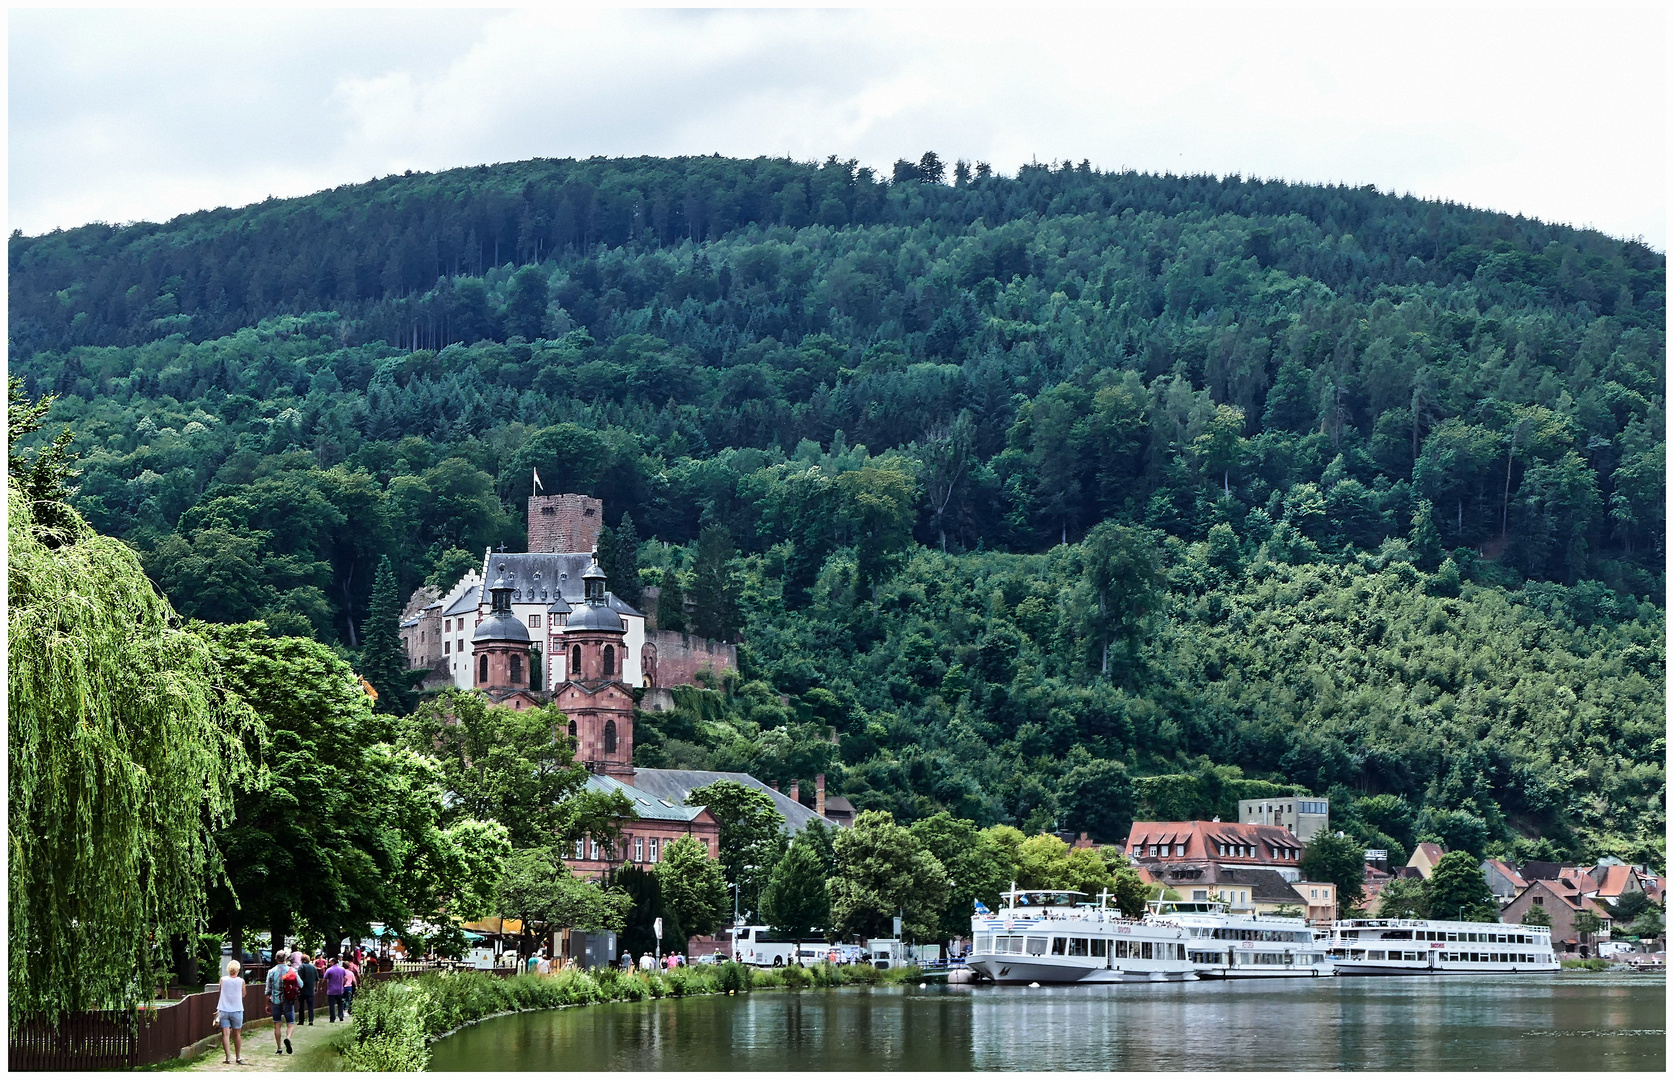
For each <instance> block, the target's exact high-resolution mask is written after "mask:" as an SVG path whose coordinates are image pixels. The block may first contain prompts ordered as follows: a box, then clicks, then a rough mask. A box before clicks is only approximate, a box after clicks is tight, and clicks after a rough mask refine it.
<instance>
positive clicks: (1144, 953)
mask: <svg viewBox="0 0 1674 1080" xmlns="http://www.w3.org/2000/svg"><path fill="white" fill-rule="evenodd" d="M1139 958H1140V959H1141V960H1154V959H1156V958H1155V957H1153V956H1152V955H1151V943H1150V942H1149V941H1142V942H1140V943H1139Z"/></svg>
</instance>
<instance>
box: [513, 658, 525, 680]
mask: <svg viewBox="0 0 1674 1080" xmlns="http://www.w3.org/2000/svg"><path fill="white" fill-rule="evenodd" d="M522 681H523V657H521V656H519V655H518V654H517V653H512V654H511V683H512V685H513V686H516V685H517V684H518V683H520V682H522Z"/></svg>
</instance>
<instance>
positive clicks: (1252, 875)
mask: <svg viewBox="0 0 1674 1080" xmlns="http://www.w3.org/2000/svg"><path fill="white" fill-rule="evenodd" d="M1234 883H1235V884H1239V885H1243V884H1248V885H1249V886H1250V899H1251V900H1257V901H1260V902H1262V903H1264V904H1296V905H1297V906H1298V907H1300V906H1301V904H1302V897H1301V896H1300V894H1298V893H1297V891H1296V890H1295V889H1293V888H1291V885H1290V882H1288V881H1286V880H1285V879H1284V875H1282V874H1280V873H1279V872H1278V871H1277V870H1268V869H1266V868H1265V867H1258V866H1223V867H1221V872H1220V875H1219V876H1218V878H1217V879H1216V884H1234Z"/></svg>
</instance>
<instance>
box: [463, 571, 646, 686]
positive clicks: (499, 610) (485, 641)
mask: <svg viewBox="0 0 1674 1080" xmlns="http://www.w3.org/2000/svg"><path fill="white" fill-rule="evenodd" d="M499 569H500V573H499V574H497V575H496V576H495V578H494V583H493V584H492V585H490V586H489V587H488V594H489V597H490V608H489V612H488V617H487V618H486V619H484V620H483V621H482V622H480V623H478V624H477V628H476V631H475V632H474V633H473V634H472V635H471V664H472V666H473V667H474V668H475V669H476V670H475V671H474V672H473V673H472V674H473V675H474V676H475V679H474V684H475V686H476V688H477V689H478V690H481V691H482V692H484V693H485V694H487V695H488V697H489V700H491V701H493V702H495V703H496V704H499V705H507V706H510V707H511V708H513V709H528V708H533V707H535V706H538V705H539V704H540V703H541V701H540V698H538V697H537V696H535V695H534V694H532V693H530V683H531V681H532V676H533V675H534V672H533V669H532V668H531V667H530V666H529V660H530V657H529V652H530V649H529V630H528V628H527V627H525V626H524V625H523V620H522V619H519V618H518V617H517V616H516V615H514V614H513V613H512V607H511V594H512V587H511V583H510V582H508V581H507V580H506V575H505V570H506V568H505V567H504V566H503V565H502V566H501V567H500V568H499ZM630 708H631V704H630Z"/></svg>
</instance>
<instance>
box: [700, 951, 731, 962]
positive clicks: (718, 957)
mask: <svg viewBox="0 0 1674 1080" xmlns="http://www.w3.org/2000/svg"><path fill="white" fill-rule="evenodd" d="M731 959H732V957H730V956H728V955H727V954H726V953H720V952H718V953H709V954H708V955H706V956H700V957H698V958H697V959H696V960H694V961H692V962H693V963H694V964H724V963H726V962H727V961H728V960H731Z"/></svg>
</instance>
